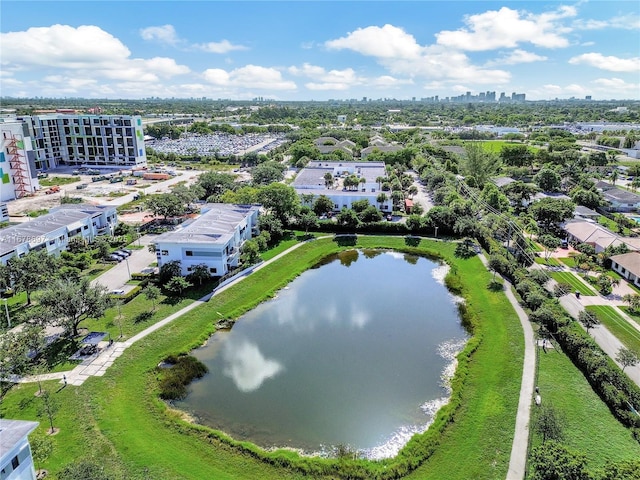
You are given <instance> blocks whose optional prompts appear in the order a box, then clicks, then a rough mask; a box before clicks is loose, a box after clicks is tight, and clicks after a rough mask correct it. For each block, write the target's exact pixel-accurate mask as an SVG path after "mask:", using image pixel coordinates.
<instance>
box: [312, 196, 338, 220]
mask: <svg viewBox="0 0 640 480" xmlns="http://www.w3.org/2000/svg"><path fill="white" fill-rule="evenodd" d="M332 211H333V200H331V199H330V198H329V197H327V196H326V195H320V196H319V197H318V198H316V201H315V202H314V203H313V212H314V213H315V214H316V215H318V216H321V215H326V214H327V213H329V212H332Z"/></svg>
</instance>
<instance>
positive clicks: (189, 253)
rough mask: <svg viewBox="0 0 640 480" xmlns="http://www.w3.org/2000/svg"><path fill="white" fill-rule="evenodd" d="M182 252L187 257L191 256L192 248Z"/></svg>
mask: <svg viewBox="0 0 640 480" xmlns="http://www.w3.org/2000/svg"><path fill="white" fill-rule="evenodd" d="M184 254H185V255H186V256H187V257H193V250H187V251H186V252H184Z"/></svg>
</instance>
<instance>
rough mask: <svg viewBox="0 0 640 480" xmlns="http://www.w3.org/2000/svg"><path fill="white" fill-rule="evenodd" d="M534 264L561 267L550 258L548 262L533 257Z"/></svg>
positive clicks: (555, 260)
mask: <svg viewBox="0 0 640 480" xmlns="http://www.w3.org/2000/svg"><path fill="white" fill-rule="evenodd" d="M534 262H536V263H538V264H540V265H549V266H550V267H559V266H561V264H560V262H559V261H558V260H557V259H555V258H553V257H550V258H549V259H548V260H545V259H544V258H542V257H534Z"/></svg>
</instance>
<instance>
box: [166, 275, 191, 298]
mask: <svg viewBox="0 0 640 480" xmlns="http://www.w3.org/2000/svg"><path fill="white" fill-rule="evenodd" d="M189 287H191V283H189V282H188V281H187V279H186V278H184V277H182V276H175V277H172V278H171V280H169V281H168V282H167V284H166V285H165V288H166V289H167V290H168V291H169V292H171V293H172V294H173V295H182V292H184V291H185V290H186V289H187V288H189Z"/></svg>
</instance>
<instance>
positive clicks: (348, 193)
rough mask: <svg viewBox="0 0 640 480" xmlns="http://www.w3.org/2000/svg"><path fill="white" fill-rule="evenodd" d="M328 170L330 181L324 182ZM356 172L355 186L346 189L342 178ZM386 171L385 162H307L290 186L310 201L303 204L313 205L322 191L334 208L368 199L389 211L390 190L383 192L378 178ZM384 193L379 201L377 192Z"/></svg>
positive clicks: (340, 208) (339, 208) (385, 174)
mask: <svg viewBox="0 0 640 480" xmlns="http://www.w3.org/2000/svg"><path fill="white" fill-rule="evenodd" d="M327 173H330V174H331V176H332V178H333V184H332V185H327V184H326V181H325V178H324V177H325V175H326V174H327ZM350 175H355V176H357V177H358V178H359V179H361V182H362V183H360V184H358V187H357V189H353V190H350V189H346V188H344V187H343V186H342V180H343V179H344V178H346V177H347V176H350ZM386 176H387V171H386V169H385V164H384V162H309V164H308V165H307V166H306V167H305V168H303V169H302V170H301V171H300V172H299V173H298V175H297V176H296V178H295V180H294V181H293V184H292V187H293V188H294V189H295V191H296V193H298V194H299V195H300V196H301V197H302V198H303V199H304V198H305V197H307V196H309V198H312V200H311V201H309V202H306V201H304V200H303V204H306V205H308V206H312V204H313V202H314V201H315V199H316V198H317V197H318V196H320V195H324V196H326V197H329V198H330V199H331V201H333V207H334V210H335V211H340V210H342V209H343V208H351V205H352V204H353V202H355V201H357V200H367V201H368V202H369V204H370V205H373V206H375V207H378V208H379V209H380V210H381V211H383V212H389V213H390V212H391V211H392V209H393V202H392V199H391V192H383V191H382V190H381V185H380V184H379V183H378V181H377V180H378V179H379V178H381V177H386ZM381 193H384V194H385V197H386V198H385V200H384V202H382V203H380V202H378V196H379V195H380V194H381Z"/></svg>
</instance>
